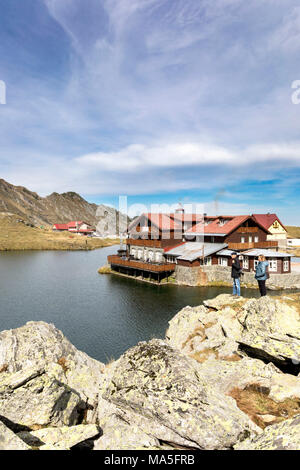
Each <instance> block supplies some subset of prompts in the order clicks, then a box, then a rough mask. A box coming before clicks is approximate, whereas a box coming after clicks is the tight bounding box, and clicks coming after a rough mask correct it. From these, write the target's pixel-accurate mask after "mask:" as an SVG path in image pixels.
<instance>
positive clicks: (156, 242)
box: [126, 238, 162, 248]
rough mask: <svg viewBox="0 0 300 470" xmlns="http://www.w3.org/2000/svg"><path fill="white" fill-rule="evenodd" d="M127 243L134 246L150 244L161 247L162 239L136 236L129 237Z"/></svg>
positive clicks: (150, 245)
mask: <svg viewBox="0 0 300 470" xmlns="http://www.w3.org/2000/svg"><path fill="white" fill-rule="evenodd" d="M126 245H134V246H148V247H152V248H161V247H162V246H161V240H146V239H145V240H141V239H139V240H135V239H134V238H127V240H126Z"/></svg>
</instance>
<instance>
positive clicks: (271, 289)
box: [98, 265, 300, 292]
mask: <svg viewBox="0 0 300 470" xmlns="http://www.w3.org/2000/svg"><path fill="white" fill-rule="evenodd" d="M98 273H99V274H101V275H116V276H120V277H125V278H127V279H132V280H134V281H139V282H143V283H146V284H152V285H155V286H170V285H172V286H180V287H192V288H196V287H227V288H232V284H231V283H229V282H226V281H224V282H222V281H211V282H207V283H206V284H202V285H201V284H199V285H191V284H185V283H183V282H179V281H177V280H176V279H174V278H173V280H172V281H171V282H170V281H166V282H164V281H161V283H158V282H155V281H150V280H149V279H145V278H144V279H143V278H142V277H141V276H138V277H134V276H130V275H129V274H124V273H119V272H117V271H113V270H112V269H111V267H110V266H107V265H104V266H102V267H101V268H99V269H98ZM241 289H247V290H257V289H258V287H257V286H256V285H255V284H246V283H241ZM267 291H269V292H281V291H287V292H300V289H295V288H294V287H293V286H292V287H274V286H272V287H270V286H267Z"/></svg>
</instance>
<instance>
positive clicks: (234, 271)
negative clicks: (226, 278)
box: [231, 253, 242, 297]
mask: <svg viewBox="0 0 300 470" xmlns="http://www.w3.org/2000/svg"><path fill="white" fill-rule="evenodd" d="M231 259H232V265H231V277H232V280H233V292H232V295H237V296H238V297H239V296H240V295H241V283H240V276H241V274H242V269H241V264H240V260H239V258H238V256H237V254H236V253H232V255H231Z"/></svg>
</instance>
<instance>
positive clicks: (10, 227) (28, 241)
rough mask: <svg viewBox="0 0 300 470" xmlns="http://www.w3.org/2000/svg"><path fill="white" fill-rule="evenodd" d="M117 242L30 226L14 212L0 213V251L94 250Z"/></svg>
mask: <svg viewBox="0 0 300 470" xmlns="http://www.w3.org/2000/svg"><path fill="white" fill-rule="evenodd" d="M119 242H120V241H119V240H115V239H108V238H107V239H101V238H92V237H85V236H80V235H76V234H71V233H69V232H53V230H52V229H51V228H50V227H45V228H40V227H31V226H30V225H26V222H25V221H23V220H22V219H20V217H18V216H16V215H14V214H0V251H12V250H95V249H97V248H103V247H105V246H111V245H115V244H118V243H119Z"/></svg>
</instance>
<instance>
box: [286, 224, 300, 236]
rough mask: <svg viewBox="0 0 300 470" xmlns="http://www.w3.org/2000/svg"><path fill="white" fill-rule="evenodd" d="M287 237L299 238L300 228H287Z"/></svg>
mask: <svg viewBox="0 0 300 470" xmlns="http://www.w3.org/2000/svg"><path fill="white" fill-rule="evenodd" d="M286 229H287V231H288V237H290V238H300V227H294V226H287V227H286Z"/></svg>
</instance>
